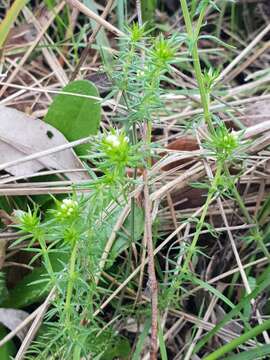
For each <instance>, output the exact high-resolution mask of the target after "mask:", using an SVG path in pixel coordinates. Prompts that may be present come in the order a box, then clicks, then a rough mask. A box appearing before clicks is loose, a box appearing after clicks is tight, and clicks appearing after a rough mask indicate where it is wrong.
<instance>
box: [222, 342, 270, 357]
mask: <svg viewBox="0 0 270 360" xmlns="http://www.w3.org/2000/svg"><path fill="white" fill-rule="evenodd" d="M269 354H270V345H268V344H267V345H262V346H258V347H256V348H254V349H252V350H249V351H243V352H241V353H239V354H236V355H231V356H227V357H226V358H225V359H224V360H258V359H262V358H265V355H269Z"/></svg>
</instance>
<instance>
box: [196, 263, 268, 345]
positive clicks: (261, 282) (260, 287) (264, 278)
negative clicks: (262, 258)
mask: <svg viewBox="0 0 270 360" xmlns="http://www.w3.org/2000/svg"><path fill="white" fill-rule="evenodd" d="M269 273H270V267H268V268H267V269H266V270H265V271H264V272H263V273H262V275H261V276H260V278H259V279H258V284H257V287H256V289H254V290H253V291H252V292H251V293H250V294H249V295H246V296H245V297H244V298H243V299H242V300H241V301H240V302H239V303H238V304H237V305H236V306H235V307H234V308H233V309H232V310H231V311H230V312H229V313H228V314H227V315H225V316H224V318H223V319H222V320H221V321H220V322H219V323H218V324H217V325H216V326H215V327H214V328H213V329H212V330H211V331H210V332H209V333H208V334H207V335H206V336H205V337H204V338H203V339H202V340H200V341H199V342H198V344H197V345H196V347H195V352H198V351H199V350H200V349H201V348H202V346H204V344H206V343H207V342H208V341H209V340H210V339H211V338H212V336H214V335H215V334H216V332H217V331H219V330H220V329H221V328H222V327H223V326H224V325H226V324H227V322H229V321H231V319H232V318H233V317H234V316H236V315H239V313H240V311H241V310H242V309H243V308H244V307H245V306H246V304H249V303H250V300H251V299H255V298H256V297H257V296H258V295H259V294H260V293H261V292H263V291H264V289H266V288H267V287H268V286H269V285H270V276H269Z"/></svg>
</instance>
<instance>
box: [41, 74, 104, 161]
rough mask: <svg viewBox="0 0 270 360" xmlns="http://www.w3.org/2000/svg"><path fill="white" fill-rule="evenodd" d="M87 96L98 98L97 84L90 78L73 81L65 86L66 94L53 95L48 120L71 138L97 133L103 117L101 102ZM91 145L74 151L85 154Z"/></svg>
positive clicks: (79, 147) (71, 139)
mask: <svg viewBox="0 0 270 360" xmlns="http://www.w3.org/2000/svg"><path fill="white" fill-rule="evenodd" d="M66 93H72V94H79V95H84V96H76V95H74V96H72V95H68V94H66ZM87 96H90V97H99V93H98V90H97V88H96V86H95V85H94V84H93V83H91V82H90V81H88V80H75V81H72V82H71V83H69V84H68V85H67V86H65V87H64V88H63V94H59V95H57V96H56V97H55V98H54V100H53V102H52V104H51V106H50V107H49V110H48V113H47V115H46V116H45V121H46V122H47V123H48V124H50V125H52V126H54V127H55V128H56V129H57V130H59V131H61V133H62V134H63V135H64V136H65V137H66V138H67V139H68V140H69V141H75V140H78V139H81V138H84V137H87V136H89V135H95V134H97V132H98V129H99V124H100V118H101V105H100V101H99V100H98V99H94V98H88V97H87ZM88 148H89V145H88V144H83V145H79V146H77V147H75V149H74V150H75V151H76V153H77V154H78V155H86V154H87V150H88Z"/></svg>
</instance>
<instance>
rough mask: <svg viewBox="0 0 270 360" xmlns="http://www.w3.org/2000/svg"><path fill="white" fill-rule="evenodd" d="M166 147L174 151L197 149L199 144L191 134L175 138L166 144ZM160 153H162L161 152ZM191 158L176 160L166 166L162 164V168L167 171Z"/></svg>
mask: <svg viewBox="0 0 270 360" xmlns="http://www.w3.org/2000/svg"><path fill="white" fill-rule="evenodd" d="M167 149H169V150H176V151H194V150H198V149H199V146H198V143H197V141H196V139H195V138H194V137H192V136H184V137H181V138H179V139H176V140H174V141H172V142H171V143H169V144H168V146H167ZM161 155H162V154H161ZM190 160H191V158H186V159H185V160H178V161H174V162H172V163H170V164H169V165H167V166H164V167H163V168H162V170H165V171H168V170H171V169H173V168H175V167H177V166H179V165H182V164H185V163H187V162H189V161H190Z"/></svg>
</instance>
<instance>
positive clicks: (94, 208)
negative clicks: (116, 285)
mask: <svg viewBox="0 0 270 360" xmlns="http://www.w3.org/2000/svg"><path fill="white" fill-rule="evenodd" d="M94 140H95V146H93V147H92V152H91V154H89V159H91V161H92V162H94V164H95V166H96V167H97V168H98V169H99V171H101V172H102V174H103V175H101V176H100V177H96V176H94V177H93V180H92V181H91V182H90V183H89V185H88V187H89V188H90V189H91V194H90V195H87V196H79V195H78V196H76V195H75V194H74V196H73V197H71V198H66V199H64V200H63V201H59V200H57V199H55V203H56V208H55V209H52V210H49V211H48V213H47V215H46V217H45V219H44V220H41V216H40V215H39V211H38V209H37V208H36V209H34V211H31V210H30V208H29V209H28V211H27V212H23V211H17V212H16V219H17V222H18V224H17V225H16V226H17V227H18V228H19V229H20V231H21V232H22V233H23V234H26V235H24V236H23V237H22V238H21V239H20V240H19V241H21V240H22V239H24V240H26V239H30V244H29V247H28V250H29V251H32V252H35V253H36V255H35V256H34V258H33V259H32V261H35V260H36V259H37V258H39V257H41V258H42V260H43V265H44V266H45V268H46V271H47V274H46V275H45V276H44V277H43V278H42V279H40V280H37V281H36V282H35V283H36V284H38V283H42V284H43V287H44V289H46V288H49V289H52V288H55V289H56V293H55V299H54V301H53V307H52V309H51V310H50V311H49V312H48V314H47V321H46V324H47V326H48V329H47V331H46V332H45V334H43V335H42V336H40V337H38V338H37V342H36V343H35V344H34V346H33V347H32V348H31V350H30V353H31V352H34V353H36V352H37V354H39V355H38V356H40V358H44V357H49V356H50V357H51V356H53V358H61V359H67V358H70V357H72V358H74V359H75V358H76V359H77V358H80V356H88V355H89V354H92V355H93V356H97V355H98V354H101V353H103V352H105V351H106V349H108V347H109V346H110V344H112V343H113V342H114V341H115V339H116V338H115V335H116V334H114V332H113V330H112V329H110V328H109V329H107V330H104V331H103V330H102V327H103V326H104V324H103V322H102V321H101V320H99V319H94V316H93V314H94V311H95V309H96V308H97V307H98V302H99V297H100V296H101V294H102V293H103V292H105V289H102V288H98V287H97V284H98V282H99V281H100V280H101V278H100V273H101V271H102V269H101V268H100V260H101V256H102V254H103V251H104V247H105V245H106V243H104V241H101V238H100V234H101V232H102V229H103V228H104V227H106V226H110V223H109V222H108V219H109V218H110V216H111V215H113V214H114V213H116V214H118V213H119V207H118V206H115V202H116V201H117V204H119V205H120V206H123V204H125V202H126V200H125V199H126V197H127V192H128V191H129V187H130V184H131V180H130V179H129V178H128V177H127V175H126V169H127V167H135V166H138V164H139V162H138V161H139V160H140V159H141V156H140V157H139V156H138V151H139V147H140V144H139V143H138V144H137V145H136V146H132V145H131V144H130V143H129V141H128V138H127V137H126V135H125V133H124V132H123V131H122V132H117V131H116V130H112V131H111V132H110V133H107V134H103V135H100V136H96V138H95V139H94V138H93V141H94ZM113 203H114V205H113V206H112V207H111V205H112V204H113ZM108 207H110V209H111V210H110V212H107V210H106V209H108ZM107 222H108V225H107ZM105 240H106V239H105ZM37 242H38V243H39V245H40V248H37V247H36V246H34V245H35V244H36V243H37ZM54 253H56V254H63V255H65V259H66V262H65V263H62V262H61V257H59V260H58V261H59V263H60V264H59V265H61V266H60V267H59V266H58V267H57V269H56V268H55V266H53V264H52V262H51V260H52V255H53V254H54ZM110 265H112V262H111V263H110ZM55 318H57V321H52V320H53V319H55ZM98 334H99V335H98ZM105 338H106V341H105ZM45 339H46V341H45ZM48 339H50V340H48ZM99 339H100V342H99ZM66 343H69V344H70V346H69V347H67V346H65V344H66Z"/></svg>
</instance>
